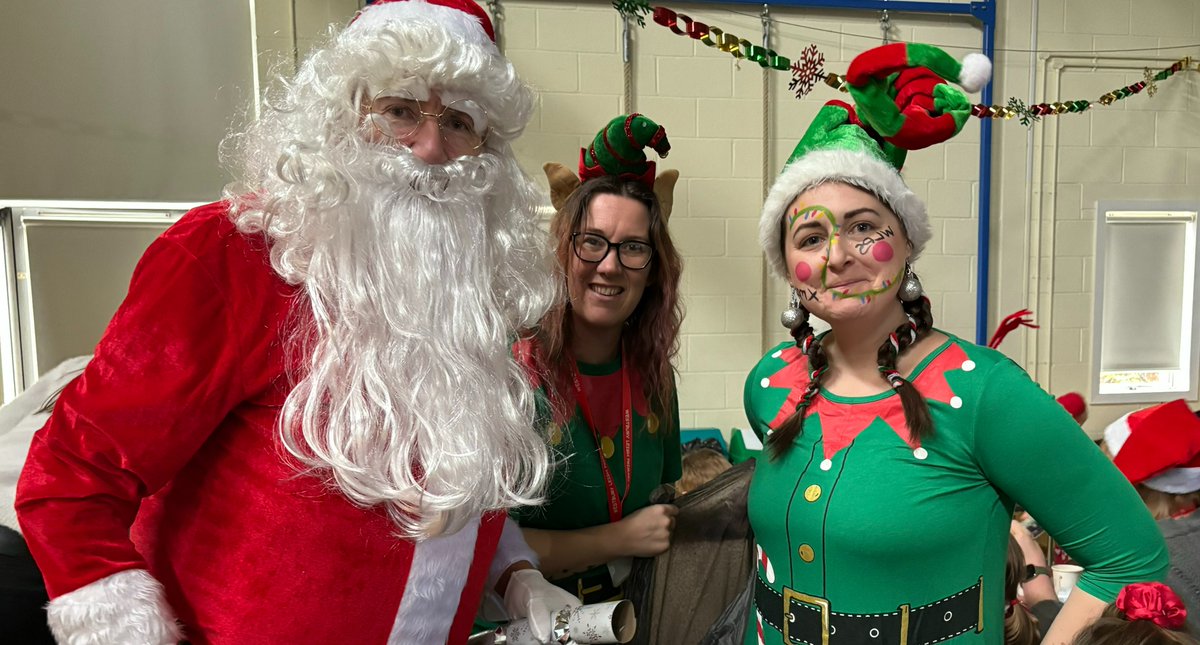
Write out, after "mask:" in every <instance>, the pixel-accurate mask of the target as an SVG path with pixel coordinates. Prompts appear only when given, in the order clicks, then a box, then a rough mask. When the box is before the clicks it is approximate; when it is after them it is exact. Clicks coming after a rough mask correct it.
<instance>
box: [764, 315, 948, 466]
mask: <svg viewBox="0 0 1200 645" xmlns="http://www.w3.org/2000/svg"><path fill="white" fill-rule="evenodd" d="M903 306H904V314H905V316H906V318H907V320H906V321H905V322H904V323H903V324H901V325H900V326H899V327H897V328H896V329H895V330H894V331H893V332H892V333H890V334H888V337H887V339H886V340H884V341H883V344H882V345H880V346H879V352H878V366H879V373H880V375H882V376H883V378H884V379H885V380H886V381H887V382H888V385H890V386H891V387H892V388H893V389H895V390H896V392H897V394H899V395H900V403H901V405H902V406H904V420H905V423H906V424H907V425H908V429H909V432H910V433H911V434H912V437H913V438H914V439H917V440H918V441H920V440H922V439H925V438H928V437H931V436H933V419H932V418H931V417H930V416H929V404H928V403H926V402H925V397H923V396H921V393H920V392H919V391H918V390H917V388H916V386H914V385H913V384H912V383H911V382H909V381H908V379H905V378H904V377H903V376H901V375H900V372H898V371H897V370H896V359H897V358H899V356H900V354H902V353H903V352H904V350H906V349H908V348H909V347H912V346H913V344H915V343H916V342H917V341H918V340H920V339H921V338H924V337H925V336H926V335H927V334H928V333H929V331H930V330H931V329H933V314H932V313H930V311H929V298H926V297H925V296H921V297H920V298H918V299H916V300H914V301H912V302H905V303H903ZM792 338H794V339H796V347H798V348H800V351H801V352H803V353H804V355H805V356H807V357H808V369H809V372H808V387H807V388H806V389H805V390H804V395H803V396H802V397H801V398H800V402H799V403H797V404H796V410H795V411H794V412H792V414H791V415H789V416H788V418H787V419H784V421H783V423H781V424H780V425H779V427H778V428H777V429H776V430H775V432H773V433H771V437H770V439H768V440H767V443H768V444H769V445H770V446H771V456H772V457H775V458H779V457H782V456H784V455H785V454H787V452H788V450H790V449H791V447H792V444H793V443H794V442H795V440H796V439H797V438H798V437H799V436H800V433H801V430H802V429H803V427H804V417H805V414H806V413H807V412H808V408H809V407H810V406H811V405H812V402H813V400H814V399H815V398H816V396H817V393H818V392H819V391H820V390H821V379H822V377H823V376H824V375H825V373H826V372H828V371H829V358H828V357H827V356H826V355H825V350H823V349H822V348H821V343H820V342H819V341H818V340H817V339H816V337H815V336H814V334H813V328H812V325H810V324H809V322H808V312H807V311H806V312H804V316H803V318H802V321H801V323H800V324H799V325H797V326H796V328H795V329H793V330H792Z"/></svg>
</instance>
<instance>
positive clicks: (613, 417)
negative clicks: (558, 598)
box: [512, 358, 681, 593]
mask: <svg viewBox="0 0 1200 645" xmlns="http://www.w3.org/2000/svg"><path fill="white" fill-rule="evenodd" d="M577 365H578V366H579V373H580V376H581V377H582V385H583V388H584V392H585V393H586V395H587V399H588V402H589V404H590V407H591V410H592V414H593V415H594V416H595V421H596V424H597V425H598V426H600V434H601V435H602V436H607V437H609V438H610V440H611V444H610V445H611V446H612V449H613V451H612V455H611V456H609V457H608V459H607V460H606V462H607V463H608V468H609V472H611V473H612V478H613V483H614V484H615V485H616V489H617V493H618V495H624V494H625V463H624V455H625V451H624V447H623V446H622V443H623V442H622V440H621V360H620V359H619V358H618V359H617V360H616V361H613V362H612V363H606V364H603V365H589V364H586V363H577ZM630 389H631V395H632V397H631V398H632V408H633V414H632V416H633V441H632V444H633V468H632V473H631V476H630V482H629V494H628V495H626V496H625V503H624V506H623V509H622V510H623V514H624V516H629V515H630V514H632V513H633V512H634V511H637V510H638V509H640V508H643V507H645V506H648V505H649V503H650V492H651V491H653V490H654V489H655V488H657V487H658V486H659V485H660V484H664V483H673V482H675V481H677V480H678V479H679V476H680V469H681V466H680V444H679V404H678V402H677V400H676V399H675V398H674V397H672V400H671V402H670V405H671V408H672V409H671V413H670V414H669V415H665V414H663V410H662V409H661V407H659V406H656V405H652V404H650V403H648V402H647V400H646V397H645V396H644V395H643V394H642V383H641V377H640V375H638V374H637V373H636V371H634V372H632V373H631V374H630ZM543 395H544V392H543ZM544 436H546V437H548V439H549V441H550V444H551V449H552V459H554V460H555V464H554V474H553V475H552V477H551V480H550V485H549V487H548V489H547V499H546V502H545V504H543V505H542V506H536V507H528V508H520V509H516V510H514V511H513V512H512V516H513V517H515V518H516V519H517V521H518V522H519V523H520V524H521V526H523V527H528V528H536V529H550V530H566V529H582V528H587V527H591V526H598V525H601V524H607V523H608V522H609V514H608V501H607V496H606V493H605V486H604V476H603V474H602V471H601V468H600V458H601V450H600V447H599V446H597V443H596V439H595V437H594V436H593V434H592V430H591V428H590V427H588V424H587V421H586V420H585V419H584V416H583V413H582V412H581V411H580V408H579V406H578V405H576V406H575V410H574V412H573V414H572V416H571V418H570V419H569V420H568V422H567V423H566V424H565V425H559V424H555V423H553V422H552V421H547V425H546V428H545V429H544ZM600 569H602V567H597V568H596V569H593V570H592V571H589V572H585V573H584V574H583V575H584V576H588V575H591V574H593V573H595V572H596V571H598V570H600ZM577 578H578V576H572V577H570V578H566V579H563V580H556V581H554V582H555V583H556V584H559V586H562V587H563V588H564V589H567V590H568V591H570V592H572V593H575V592H576V591H577V589H576V588H575V581H576V579H577Z"/></svg>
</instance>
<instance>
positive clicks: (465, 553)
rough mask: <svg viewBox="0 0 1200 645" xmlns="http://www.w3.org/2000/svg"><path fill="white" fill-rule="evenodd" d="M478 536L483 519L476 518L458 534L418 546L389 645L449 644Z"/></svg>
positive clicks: (414, 550) (473, 557)
mask: <svg viewBox="0 0 1200 645" xmlns="http://www.w3.org/2000/svg"><path fill="white" fill-rule="evenodd" d="M478 536H479V518H475V521H474V522H470V523H468V524H467V525H466V526H465V527H463V529H462V530H460V531H459V532H458V533H454V534H452V535H446V536H443V537H436V538H432V539H429V540H425V541H424V542H421V543H419V544H417V546H416V548H415V549H413V554H412V566H411V568H409V570H408V581H407V582H405V583H404V599H403V600H401V601H400V609H399V611H397V612H396V621H395V622H394V623H392V633H391V635H390V636H388V645H408V644H409V643H444V642H446V637H447V636H449V635H450V627H451V626H452V625H453V624H454V615H455V613H457V612H458V601H459V600H460V599H461V598H462V591H463V587H464V586H465V585H466V584H467V574H468V573H470V570H471V562H472V561H473V560H474V559H475V540H476V538H477V537H478Z"/></svg>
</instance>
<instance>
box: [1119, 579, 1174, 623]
mask: <svg viewBox="0 0 1200 645" xmlns="http://www.w3.org/2000/svg"><path fill="white" fill-rule="evenodd" d="M1115 604H1116V606H1117V609H1119V610H1121V613H1122V614H1124V615H1125V618H1126V619H1127V620H1148V621H1150V622H1152V623H1154V624H1155V625H1158V626H1159V627H1162V628H1163V629H1171V630H1176V629H1180V628H1182V627H1183V625H1184V623H1185V622H1186V621H1187V608H1186V607H1184V605H1183V601H1182V600H1180V599H1179V596H1178V595H1176V594H1175V591H1174V590H1173V589H1171V588H1170V587H1168V586H1167V585H1164V584H1163V583H1161V582H1139V583H1136V584H1132V585H1128V586H1126V587H1125V588H1124V589H1122V590H1121V593H1119V594H1117V602H1116V603H1115Z"/></svg>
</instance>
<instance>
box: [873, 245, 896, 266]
mask: <svg viewBox="0 0 1200 645" xmlns="http://www.w3.org/2000/svg"><path fill="white" fill-rule="evenodd" d="M871 255H873V256H874V257H875V260H876V261H877V262H887V261H888V260H890V259H892V257H893V256H895V255H896V252H895V251H893V250H892V245H891V244H888V243H887V242H879V243H878V244H876V245H875V246H872V247H871Z"/></svg>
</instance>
